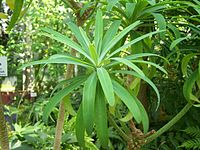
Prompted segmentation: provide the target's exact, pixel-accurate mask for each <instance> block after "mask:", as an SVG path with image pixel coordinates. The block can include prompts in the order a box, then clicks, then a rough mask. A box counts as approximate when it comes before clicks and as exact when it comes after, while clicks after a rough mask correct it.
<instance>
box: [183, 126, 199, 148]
mask: <svg viewBox="0 0 200 150" xmlns="http://www.w3.org/2000/svg"><path fill="white" fill-rule="evenodd" d="M183 132H185V133H186V134H188V135H190V136H191V138H190V139H189V140H187V141H185V142H183V144H182V145H181V146H180V147H184V148H186V149H200V129H199V127H197V126H196V127H188V128H187V129H185V130H183Z"/></svg>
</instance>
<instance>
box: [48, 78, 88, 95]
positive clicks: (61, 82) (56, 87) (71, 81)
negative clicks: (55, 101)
mask: <svg viewBox="0 0 200 150" xmlns="http://www.w3.org/2000/svg"><path fill="white" fill-rule="evenodd" d="M86 78H87V75H83V76H77V77H74V78H70V79H67V80H62V81H60V82H59V83H58V84H57V85H56V86H55V87H54V89H53V90H52V92H51V94H50V97H52V95H53V94H54V93H55V92H56V91H57V90H58V89H61V88H64V87H65V86H67V85H69V84H74V83H76V82H78V81H80V80H83V79H86Z"/></svg>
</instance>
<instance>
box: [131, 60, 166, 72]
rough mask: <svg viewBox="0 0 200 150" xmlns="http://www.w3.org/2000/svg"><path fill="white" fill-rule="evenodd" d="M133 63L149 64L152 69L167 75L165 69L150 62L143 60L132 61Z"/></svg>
mask: <svg viewBox="0 0 200 150" xmlns="http://www.w3.org/2000/svg"><path fill="white" fill-rule="evenodd" d="M132 62H133V63H144V64H149V65H152V66H154V67H156V68H157V69H159V70H160V71H162V72H164V73H165V74H167V71H166V70H165V69H163V68H162V67H160V66H159V65H157V64H155V63H153V62H150V61H144V60H132Z"/></svg>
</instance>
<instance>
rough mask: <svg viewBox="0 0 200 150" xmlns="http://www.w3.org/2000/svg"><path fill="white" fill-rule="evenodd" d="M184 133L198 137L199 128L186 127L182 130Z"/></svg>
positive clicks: (199, 134)
mask: <svg viewBox="0 0 200 150" xmlns="http://www.w3.org/2000/svg"><path fill="white" fill-rule="evenodd" d="M183 131H184V132H185V133H186V134H188V135H190V136H192V137H196V138H200V128H199V127H188V128H187V129H185V130H183Z"/></svg>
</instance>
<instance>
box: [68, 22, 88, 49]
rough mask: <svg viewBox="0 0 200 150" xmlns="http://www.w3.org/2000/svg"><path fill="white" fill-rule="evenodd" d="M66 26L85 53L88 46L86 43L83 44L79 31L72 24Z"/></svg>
mask: <svg viewBox="0 0 200 150" xmlns="http://www.w3.org/2000/svg"><path fill="white" fill-rule="evenodd" d="M68 26H69V28H70V29H71V31H72V33H73V34H74V36H75V37H76V39H77V40H78V42H79V43H80V44H81V46H82V47H83V48H84V50H85V51H86V50H87V49H88V45H87V44H86V42H85V40H84V38H83V36H82V34H81V32H80V30H79V27H78V26H77V25H75V24H74V23H72V22H70V23H68Z"/></svg>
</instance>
